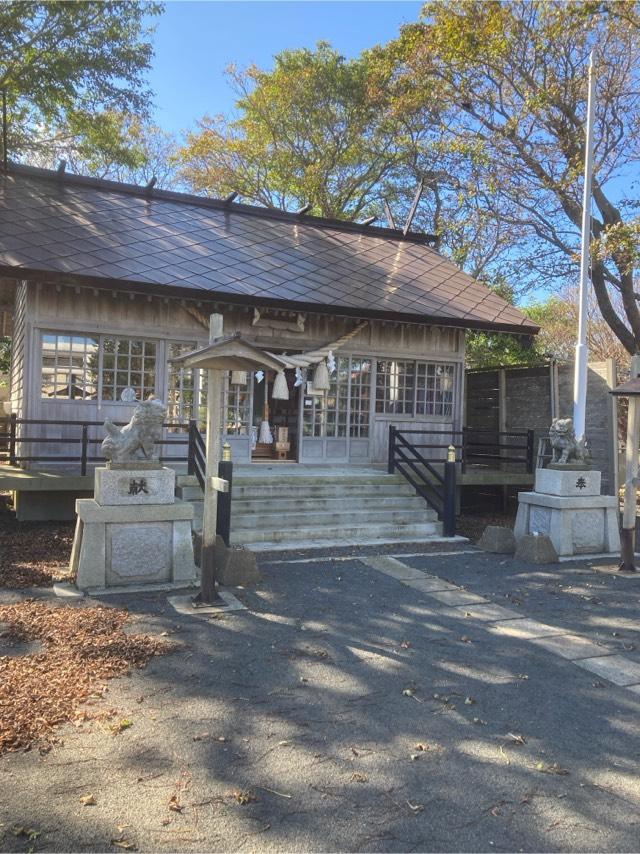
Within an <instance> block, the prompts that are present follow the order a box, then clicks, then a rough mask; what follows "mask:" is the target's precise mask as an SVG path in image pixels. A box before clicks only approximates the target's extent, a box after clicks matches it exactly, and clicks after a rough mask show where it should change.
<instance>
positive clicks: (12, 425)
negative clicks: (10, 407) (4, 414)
mask: <svg viewBox="0 0 640 854" xmlns="http://www.w3.org/2000/svg"><path fill="white" fill-rule="evenodd" d="M17 426H18V416H17V415H16V413H15V412H12V413H11V417H10V419H9V465H10V466H16V465H18V461H17V460H16V433H17Z"/></svg>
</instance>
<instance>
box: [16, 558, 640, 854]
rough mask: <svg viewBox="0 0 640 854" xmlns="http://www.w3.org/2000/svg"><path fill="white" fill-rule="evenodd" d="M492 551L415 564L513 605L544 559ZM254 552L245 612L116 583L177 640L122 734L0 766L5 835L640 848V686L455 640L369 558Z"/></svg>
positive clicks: (487, 639)
mask: <svg viewBox="0 0 640 854" xmlns="http://www.w3.org/2000/svg"><path fill="white" fill-rule="evenodd" d="M500 560H501V559H498V560H496V558H495V557H493V556H492V557H488V556H485V555H482V554H478V555H477V556H476V555H474V556H469V555H457V556H446V557H436V556H433V555H432V556H429V555H425V556H424V557H421V558H407V559H406V562H407V563H410V562H411V563H415V565H417V564H418V562H420V561H422V563H423V564H424V566H425V567H426V568H428V571H429V572H435V573H436V574H442V575H443V577H445V576H446V577H449V578H451V580H452V581H453V582H454V583H457V584H460V583H464V584H466V585H467V586H468V587H469V588H473V589H475V587H474V585H477V589H478V591H479V592H482V593H484V594H485V595H486V594H488V595H490V596H493V595H495V596H496V598H499V601H500V602H501V603H503V604H507V603H506V602H505V597H504V595H503V592H505V591H506V588H510V587H513V588H514V591H513V592H515V590H516V589H519V590H520V592H521V593H522V592H523V590H524V589H525V580H526V579H529V581H528V582H527V583H528V584H535V583H537V582H536V581H535V579H536V577H538V574H539V573H540V572H541V569H540V567H532V566H524V565H520V566H514V565H509V566H507V564H501V563H500ZM262 566H263V571H264V579H263V581H262V583H261V585H260V587H259V589H257V590H252V591H240V592H239V595H240V596H241V598H242V599H244V601H245V602H246V604H247V605H248V606H249V609H248V610H246V611H239V612H234V613H230V614H227V615H220V616H219V617H218V618H217V619H212V620H204V619H201V618H200V619H198V618H195V617H191V616H184V617H182V616H178V615H177V614H176V613H175V612H174V611H173V610H172V609H171V608H170V606H168V604H167V601H166V598H165V597H164V596H160V595H139V594H138V595H129V596H126V597H109V598H108V601H109V602H110V603H111V604H113V605H114V606H118V607H122V606H125V607H128V608H129V610H130V612H131V614H132V617H133V621H132V624H131V626H130V629H129V630H130V631H132V632H141V631H142V632H149V633H153V634H159V633H160V632H162V631H166V632H171V633H172V634H171V635H170V637H171V640H173V641H179V642H180V644H181V646H180V648H179V649H178V650H177V651H176V652H174V653H172V654H170V655H166V656H162V657H159V658H156V659H154V660H152V661H151V662H150V664H149V666H148V668H147V669H146V670H145V671H142V672H140V673H134V674H133V675H132V676H131V677H130V678H128V679H119V680H113V681H112V682H110V683H109V692H108V694H107V696H106V698H105V703H107V704H108V705H109V706H117V707H118V709H119V710H120V711H119V713H120V714H121V715H122V717H124V718H126V719H127V720H130V721H131V726H130V727H128V728H127V729H126V730H124V731H122V732H121V733H119V734H118V735H114V734H113V733H112V732H111V731H109V730H108V729H106V728H102V727H100V725H99V724H96V723H88V724H87V725H86V726H85V727H82V728H72V727H64V728H63V729H62V730H61V735H62V736H63V738H64V743H63V744H61V745H58V746H55V747H54V748H53V749H52V750H51V751H50V752H49V753H48V754H46V755H44V756H41V755H40V754H39V753H38V751H35V750H32V751H30V752H28V753H14V754H9V755H7V756H5V757H4V758H3V759H2V761H1V762H0V785H1V786H2V791H3V798H2V802H1V804H0V822H2V823H3V824H2V826H0V833H3V836H2V838H1V842H0V845H1V846H2V850H4V851H14V850H15V851H27V850H29V849H32V850H36V851H38V850H46V851H105V850H112V851H117V850H118V849H119V848H120V849H121V848H122V847H127V846H136V847H137V848H138V849H140V850H145V851H203V850H209V851H227V850H233V851H239V850H242V851H283V850H284V851H299V850H311V851H336V850H345V851H414V850H416V851H637V850H638V849H640V835H639V832H638V828H639V820H638V817H637V816H638V806H639V802H640V785H639V783H638V778H637V761H638V757H639V753H640V729H639V724H638V712H639V711H640V697H635V696H634V695H633V694H632V693H630V692H628V691H625V690H623V689H618V688H616V687H614V686H612V685H609V684H607V685H606V687H603V685H602V683H601V682H599V681H597V680H595V679H594V676H593V674H589V673H587V672H586V671H583V670H581V669H580V668H579V667H576V666H575V665H574V664H572V663H571V662H568V661H565V660H564V659H561V658H559V657H557V656H555V655H553V654H551V653H549V652H547V651H545V650H543V649H540V648H537V647H535V646H534V645H533V644H531V643H529V642H527V641H524V640H519V639H516V638H504V637H496V636H492V635H491V634H489V633H487V632H486V630H485V629H484V628H483V627H482V625H480V624H478V623H471V622H469V624H468V628H467V626H466V624H465V631H464V634H462V632H461V629H460V619H459V618H457V619H454V618H452V617H449V616H448V615H447V612H446V609H443V608H442V607H436V605H434V600H433V599H430V598H429V597H428V596H426V595H424V594H420V593H417V592H416V591H415V590H412V589H410V588H409V587H407V586H405V585H402V584H400V583H399V582H397V581H395V580H394V579H392V578H390V577H388V576H386V575H383V574H381V573H378V572H377V571H375V570H373V569H371V568H369V567H367V566H365V565H364V564H362V563H361V562H360V561H358V560H356V559H353V560H350V559H346V560H345V559H341V560H331V559H330V558H322V557H319V558H318V559H317V560H316V561H315V562H307V563H286V562H284V561H282V560H275V559H273V558H270V559H268V560H264V561H263V563H262ZM547 569H548V568H544V573H546V572H547ZM566 570H567V572H566V574H565V575H562V573H563V572H565V567H564V566H561V567H559V568H555V567H554V568H552V571H551V575H556V574H557V575H558V578H566V579H573V576H572V573H575V572H578V571H579V570H578V569H576V570H571V568H569V567H567V568H566ZM592 575H593V573H592V574H591V575H590V576H589V578H591V577H592ZM594 580H595V577H594ZM516 581H518V584H519V586H518V587H516V586H515V582H516ZM498 582H502V583H504V585H506V587H505V591H503V589H502V587H500V586H499V587H498V589H497V591H496V590H493V589H492V584H496V583H498ZM605 582H606V584H607V585H610V587H611V590H617V589H618V587H617V585H618V584H619V582H618V580H610V579H609V578H607V579H605ZM545 583H546V581H545ZM569 583H571V584H573V580H570V581H569ZM580 583H584V579H582V581H581V582H580ZM634 583H635V582H633V581H630V582H627V584H628V585H633V584H634ZM483 585H485V586H483ZM527 589H528V588H527ZM533 589H534V588H533V587H532V588H531V590H532V593H531V595H530V596H528V597H527V596H522V597H521V598H522V599H523V602H526V603H527V605H526V607H529V603H533V601H534V598H535V597H534V596H533ZM607 589H609V587H607ZM628 589H629V588H628V587H627V588H624V589H623V596H624V595H625V594H624V590H628ZM633 589H635V588H633ZM639 589H640V588H639ZM11 595H12V596H18V595H19V594H17V593H14V594H11ZM41 595H45V594H44V591H42V593H41ZM563 595H564V594H563ZM566 595H569V594H566ZM599 595H601V594H599ZM626 595H628V594H626ZM545 597H546V598H545ZM541 600H542V601H548V602H549V603H550V604H553V603H554V602H555V600H554V598H553V597H552V596H550V595H548V594H545V595H544V596H542V595H541ZM569 601H573V602H575V604H576V606H578V607H583V606H582V605H581V604H580V603H581V602H583V601H584V600H581V599H580V598H579V596H577V595H576V596H574V597H573V599H570V600H569ZM607 601H608V600H607ZM516 604H517V603H514V602H511V604H510V607H511V606H515V605H516ZM585 604H588V603H586V602H585ZM520 607H522V608H524V607H525V605H524V604H523V605H522V606H520ZM612 607H614V605H613V604H612ZM615 607H617V606H615ZM531 608H532V611H531V613H532V614H533V613H534V612H533V604H531ZM603 613H604V612H603ZM629 613H631V609H630V610H629ZM545 614H546V612H545ZM536 616H538V617H540V618H541V617H543V616H545V615H543V613H542V612H540V613H538V612H537V611H536ZM556 616H557V617H558V618H562V619H569V617H570V616H571V611H570V609H569V608H567V609H565V611H564V612H563V614H556ZM89 795H91V796H93V800H95V802H96V803H95V805H88V806H84V805H83V804H82V802H81V798H83V797H86V796H89ZM243 801H244V803H242V802H243ZM30 836H31V838H30ZM116 843H119V845H118V844H116Z"/></svg>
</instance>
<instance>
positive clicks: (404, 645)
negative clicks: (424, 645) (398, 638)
mask: <svg viewBox="0 0 640 854" xmlns="http://www.w3.org/2000/svg"><path fill="white" fill-rule="evenodd" d="M400 646H401V647H402V649H411V642H410V641H402V643H401V644H400Z"/></svg>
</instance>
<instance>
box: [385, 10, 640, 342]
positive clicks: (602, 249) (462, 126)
mask: <svg viewBox="0 0 640 854" xmlns="http://www.w3.org/2000/svg"><path fill="white" fill-rule="evenodd" d="M639 23H640V18H639V15H638V9H637V6H636V5H635V4H634V3H631V2H627V0H621V2H617V3H611V2H588V3H587V2H576V3H564V2H553V0H549V2H539V0H511V2H495V0H486V2H476V0H442V2H437V3H436V2H429V3H427V4H426V6H425V7H424V10H423V19H422V21H421V22H420V23H418V24H415V25H411V26H409V27H406V28H405V29H404V30H403V33H402V35H401V38H400V40H399V41H398V42H396V43H393V44H392V45H391V46H390V47H389V50H390V51H391V52H392V53H393V55H394V56H395V57H399V59H398V63H397V68H398V71H397V75H396V78H395V80H396V88H397V100H398V103H399V104H402V103H403V102H409V103H410V104H411V107H412V109H414V108H415V104H416V100H417V99H419V98H420V97H421V96H422V97H423V102H424V106H423V110H424V116H425V119H424V121H425V124H427V123H432V117H433V113H434V108H435V109H436V110H437V112H438V115H439V125H438V143H439V145H440V147H441V148H442V150H443V151H446V152H453V153H456V152H459V151H465V150H470V149H472V150H473V151H474V158H473V168H474V170H476V172H479V173H481V181H480V184H481V186H482V187H483V188H484V192H483V195H482V206H483V207H484V209H485V210H486V212H487V214H489V215H491V216H492V217H493V218H494V219H495V221H496V222H500V223H502V224H504V225H505V226H508V227H511V228H513V230H514V231H513V235H514V236H515V240H514V241H513V243H512V246H511V250H510V260H509V265H508V267H507V268H506V269H507V270H508V272H509V274H510V278H511V280H512V281H515V282H519V283H520V285H521V286H527V285H528V286H530V287H533V286H536V287H541V286H545V285H546V286H547V287H555V288H557V286H558V283H559V282H562V281H564V282H569V281H575V279H576V277H577V258H576V254H577V250H578V247H579V233H580V225H581V213H582V187H581V173H582V167H583V161H584V123H585V111H586V103H585V102H586V66H587V63H588V57H589V53H590V51H591V50H592V49H594V48H596V49H597V57H598V59H597V105H596V147H595V149H596V150H595V170H594V174H595V177H594V182H593V197H594V203H595V208H596V214H595V215H594V217H593V220H592V230H593V236H594V240H595V241H596V244H597V246H598V247H599V249H598V251H596V252H594V255H593V261H592V281H593V287H594V290H595V293H596V297H597V302H598V307H599V309H600V312H601V314H602V316H603V318H604V319H605V320H606V322H607V324H608V325H609V326H610V327H611V329H612V330H613V331H614V333H615V335H616V337H617V338H618V339H619V340H620V342H621V343H622V344H623V346H624V348H625V349H626V350H627V351H628V352H630V353H633V352H635V351H636V350H637V349H638V348H639V347H640V311H639V310H638V304H637V295H636V292H635V289H634V263H635V261H636V259H637V255H638V253H637V251H636V248H637V242H634V240H635V241H637V228H636V224H637V219H636V212H637V204H636V203H635V202H633V201H632V200H629V199H625V198H624V196H623V195H622V194H621V193H620V191H619V187H620V184H621V182H620V178H621V177H626V178H627V183H628V178H629V176H631V175H633V174H634V172H635V170H637V166H638V161H639V159H640V144H639V140H640V133H639V131H640V86H639V85H638V83H639V82H640V80H639V69H640V62H639V60H640V40H639V39H638V34H639V29H640V26H639ZM616 295H617V296H618V298H619V302H620V305H621V307H622V309H623V312H622V313H621V314H618V313H617V312H616V309H615V305H614V303H615V300H616Z"/></svg>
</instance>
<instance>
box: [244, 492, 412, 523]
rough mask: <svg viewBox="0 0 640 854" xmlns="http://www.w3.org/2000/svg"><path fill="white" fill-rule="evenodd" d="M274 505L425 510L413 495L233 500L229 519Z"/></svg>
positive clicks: (299, 508) (282, 508)
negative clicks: (231, 515)
mask: <svg viewBox="0 0 640 854" xmlns="http://www.w3.org/2000/svg"><path fill="white" fill-rule="evenodd" d="M274 506H275V507H277V509H278V511H279V512H282V513H289V512H294V513H298V512H299V513H304V512H318V513H322V512H326V513H329V512H332V511H333V512H336V513H337V512H340V511H344V512H351V511H352V510H354V509H357V510H373V511H375V510H386V509H388V510H396V509H406V510H427V511H428V510H429V507H428V505H427V504H426V502H425V501H424V499H423V498H420V497H419V496H417V495H368V494H367V495H359V496H352V497H347V498H343V497H342V496H337V497H331V498H327V497H326V496H325V497H323V496H318V497H317V498H303V497H299V498H282V499H279V500H278V502H277V504H274V501H273V499H272V498H237V497H236V496H235V495H234V497H233V499H232V501H231V512H232V513H233V517H234V518H236V517H238V516H241V515H242V516H245V515H247V514H251V513H257V514H262V513H272V512H273V510H274Z"/></svg>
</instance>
